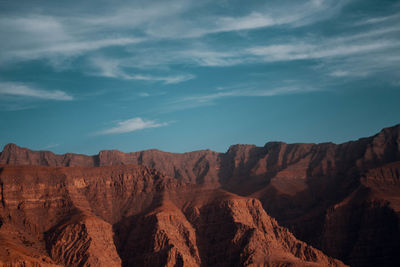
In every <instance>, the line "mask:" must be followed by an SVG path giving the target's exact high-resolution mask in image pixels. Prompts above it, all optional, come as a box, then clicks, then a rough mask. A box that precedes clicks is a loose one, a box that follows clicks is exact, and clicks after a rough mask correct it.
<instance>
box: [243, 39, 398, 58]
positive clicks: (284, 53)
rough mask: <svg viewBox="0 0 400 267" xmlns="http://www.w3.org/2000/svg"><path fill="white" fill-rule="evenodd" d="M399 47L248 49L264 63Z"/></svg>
mask: <svg viewBox="0 0 400 267" xmlns="http://www.w3.org/2000/svg"><path fill="white" fill-rule="evenodd" d="M398 46H400V43H399V42H389V41H376V42H371V43H366V44H346V45H344V44H343V45H337V44H336V45H335V44H334V43H333V44H328V43H325V44H322V45H312V44H297V45H295V44H288V45H286V44H282V45H270V46H260V47H253V48H250V49H248V51H249V53H250V54H253V55H255V56H261V57H262V58H263V59H264V60H265V61H269V62H273V61H288V60H301V59H319V58H329V57H343V56H348V55H354V54H362V53H366V52H371V51H379V50H384V49H388V48H392V47H398Z"/></svg>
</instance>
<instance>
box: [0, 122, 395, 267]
mask: <svg viewBox="0 0 400 267" xmlns="http://www.w3.org/2000/svg"><path fill="white" fill-rule="evenodd" d="M0 166H1V170H0V186H1V188H0V190H1V194H0V225H1V226H0V239H1V243H0V263H2V264H3V265H4V266H57V265H61V266H345V265H350V266H400V258H399V257H398V252H399V251H400V220H399V219H400V125H396V126H393V127H390V128H385V129H383V130H382V131H380V132H379V133H378V134H376V135H374V136H371V137H367V138H361V139H359V140H356V141H350V142H346V143H343V144H333V143H321V144H303V143H296V144H286V143H283V142H269V143H267V144H265V146H263V147H257V146H254V145H233V146H231V147H230V148H229V149H228V151H227V152H225V153H218V152H214V151H211V150H201V151H194V152H188V153H168V152H163V151H159V150H146V151H141V152H132V153H124V152H120V151H117V150H107V151H101V152H99V154H97V155H94V156H87V155H80V154H72V153H68V154H64V155H56V154H54V153H52V152H50V151H32V150H29V149H27V148H21V147H19V146H17V145H15V144H8V145H6V146H5V147H4V149H3V151H2V152H1V154H0ZM300 240H301V241H300Z"/></svg>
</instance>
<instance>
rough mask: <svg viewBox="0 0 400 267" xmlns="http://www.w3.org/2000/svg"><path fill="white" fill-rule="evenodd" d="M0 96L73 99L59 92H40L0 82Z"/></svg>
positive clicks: (19, 85)
mask: <svg viewBox="0 0 400 267" xmlns="http://www.w3.org/2000/svg"><path fill="white" fill-rule="evenodd" d="M0 95H5V96H15V97H26V98H39V99H48V100H60V101H66V100H72V99H73V97H72V96H71V95H69V94H67V93H65V92H63V91H60V90H53V91H48V90H41V89H36V88H32V87H29V86H27V85H24V84H19V83H11V82H0Z"/></svg>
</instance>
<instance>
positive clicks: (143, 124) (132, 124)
mask: <svg viewBox="0 0 400 267" xmlns="http://www.w3.org/2000/svg"><path fill="white" fill-rule="evenodd" d="M167 125H168V123H166V122H164V123H157V122H155V121H152V120H143V119H142V118H139V117H137V118H132V119H129V120H125V121H121V122H118V123H117V126H115V127H112V128H110V129H106V130H103V131H100V132H98V133H97V134H102V135H103V134H121V133H129V132H134V131H138V130H143V129H148V128H158V127H163V126H167Z"/></svg>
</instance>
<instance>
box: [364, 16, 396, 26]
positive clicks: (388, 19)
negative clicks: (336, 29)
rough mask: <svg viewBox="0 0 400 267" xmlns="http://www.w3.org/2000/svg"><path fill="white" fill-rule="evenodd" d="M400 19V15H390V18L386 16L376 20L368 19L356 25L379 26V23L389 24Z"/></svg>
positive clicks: (375, 18)
mask: <svg viewBox="0 0 400 267" xmlns="http://www.w3.org/2000/svg"><path fill="white" fill-rule="evenodd" d="M398 19H400V14H394V15H389V16H384V17H374V18H368V19H365V20H362V21H360V22H358V23H356V25H366V24H377V23H383V22H388V21H393V20H398Z"/></svg>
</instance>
